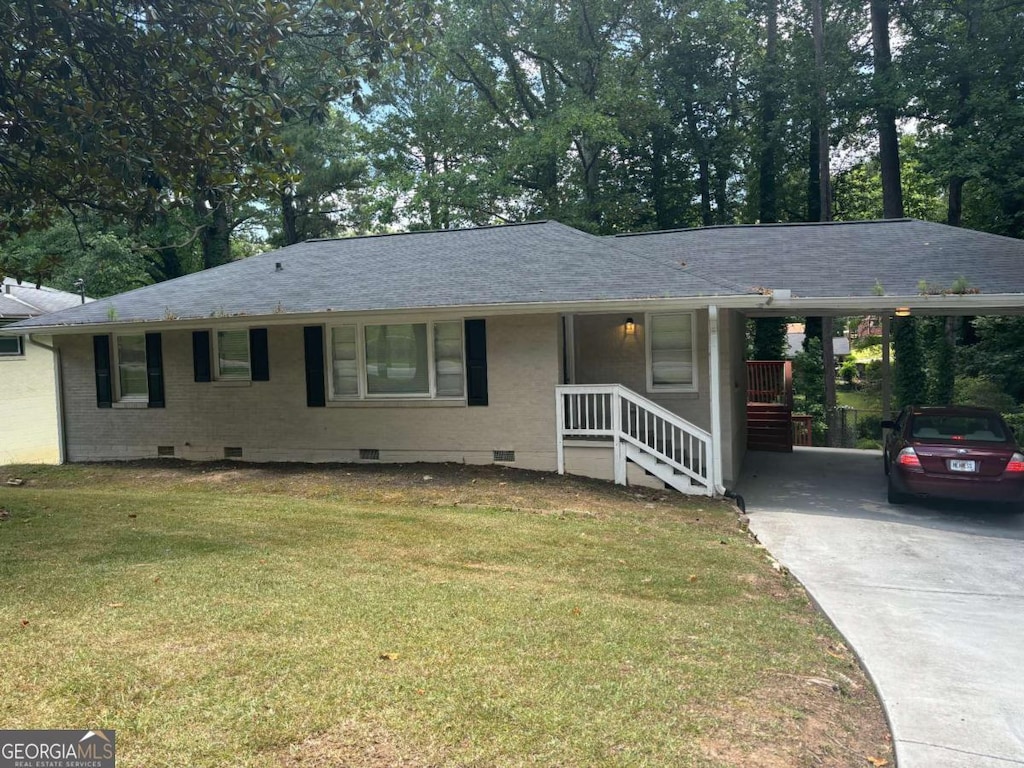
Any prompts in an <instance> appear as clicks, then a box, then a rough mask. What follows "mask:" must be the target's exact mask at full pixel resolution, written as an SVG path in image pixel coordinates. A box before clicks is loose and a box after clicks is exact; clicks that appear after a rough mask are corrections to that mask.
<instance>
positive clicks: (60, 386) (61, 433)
mask: <svg viewBox="0 0 1024 768" xmlns="http://www.w3.org/2000/svg"><path fill="white" fill-rule="evenodd" d="M28 341H29V344H31V345H32V346H34V347H39V348H40V349H45V350H46V351H48V352H49V353H50V354H52V355H53V358H54V361H53V363H54V364H53V385H54V388H55V394H56V396H57V397H56V399H57V451H58V458H59V460H60V463H61V464H64V463H66V462H67V455H68V451H67V433H66V432H65V429H64V381H63V378H62V376H61V371H62V368H63V366H62V363H61V357H60V350H59V349H57V348H56V347H51V346H49V345H48V344H43V343H42V342H41V341H37V340H36V339H35V338H34V337H33V336H32V334H31V333H30V334H29V335H28Z"/></svg>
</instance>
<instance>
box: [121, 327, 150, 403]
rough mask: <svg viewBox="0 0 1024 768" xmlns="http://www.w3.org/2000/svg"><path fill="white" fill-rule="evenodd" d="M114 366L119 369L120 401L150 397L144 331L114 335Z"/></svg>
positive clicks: (141, 399)
mask: <svg viewBox="0 0 1024 768" xmlns="http://www.w3.org/2000/svg"><path fill="white" fill-rule="evenodd" d="M114 368H115V370H116V371H117V379H116V382H117V392H116V398H117V399H118V400H119V401H122V402H129V401H146V400H148V399H149V378H148V376H147V372H146V335H145V334H144V333H133V334H125V335H121V334H118V335H117V336H115V337H114Z"/></svg>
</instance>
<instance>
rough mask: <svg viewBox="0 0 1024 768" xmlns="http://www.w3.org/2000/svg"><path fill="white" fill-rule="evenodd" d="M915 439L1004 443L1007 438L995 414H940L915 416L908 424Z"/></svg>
mask: <svg viewBox="0 0 1024 768" xmlns="http://www.w3.org/2000/svg"><path fill="white" fill-rule="evenodd" d="M910 434H911V437H913V438H914V439H915V440H949V441H952V442H960V441H964V442H975V443H1005V442H1006V441H1007V440H1009V436H1008V435H1007V434H1006V429H1005V428H1004V427H1003V424H1002V422H1001V421H1000V420H999V419H998V418H997V417H995V416H986V415H984V414H981V415H971V416H965V415H956V414H950V415H941V414H929V415H927V416H916V417H915V418H914V421H913V423H911V425H910Z"/></svg>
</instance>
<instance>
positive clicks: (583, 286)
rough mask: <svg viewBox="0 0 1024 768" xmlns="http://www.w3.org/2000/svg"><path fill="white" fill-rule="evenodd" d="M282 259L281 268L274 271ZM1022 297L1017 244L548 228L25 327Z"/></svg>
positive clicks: (468, 233)
mask: <svg viewBox="0 0 1024 768" xmlns="http://www.w3.org/2000/svg"><path fill="white" fill-rule="evenodd" d="M277 264H280V266H281V269H280V270H278V269H276V265H277ZM960 277H964V278H966V279H967V280H968V281H969V283H970V284H971V285H972V286H973V287H975V288H978V289H979V290H980V291H981V292H982V293H983V294H995V293H1012V294H1017V293H1019V294H1024V241H1020V240H1013V239H1010V238H1005V237H999V236H997V235H989V234H985V233H982V232H975V231H972V230H967V229H958V228H955V227H947V226H945V225H942V224H931V223H927V222H921V221H914V220H910V219H900V220H890V221H871V222H843V223H831V224H788V225H750V226H729V227H707V228H703V229H691V230H679V231H672V232H657V233H650V234H643V235H628V236H619V237H596V236H593V235H589V234H586V233H584V232H580V231H579V230H576V229H573V228H571V227H567V226H564V225H562V224H559V223H557V222H551V221H548V222H534V223H529V224H516V225H508V226H501V227H482V228H478V229H465V230H448V231H441V232H413V233H408V234H397V235H378V236H373V237H354V238H345V239H339V240H319V241H311V242H306V243H300V244H298V245H292V246H289V247H287V248H281V249H279V250H276V251H271V252H270V253H265V254H260V255H257V256H252V257H250V258H248V259H244V260H242V261H236V262H232V263H231V264H226V265H224V266H222V267H217V268H215V269H210V270H206V271H205V272H198V273H195V274H192V275H186V276H185V277H180V278H178V279H176V280H170V281H168V282H165V283H158V284H156V285H150V286H146V287H145V288H139V289H137V290H134V291H130V292H128V293H123V294H120V295H118V296H113V297H110V298H108V299H102V300H100V301H97V302H95V303H92V304H87V305H85V306H77V307H73V308H71V309H67V310H65V311H63V312H59V313H56V314H52V315H49V316H47V317H45V318H35V319H29V320H26V321H23V322H22V323H20V324H19V325H20V326H21V327H25V328H31V327H49V326H77V325H92V324H104V323H110V322H118V323H121V322H159V321H162V320H194V319H202V318H209V317H232V316H242V315H251V316H267V315H274V314H282V313H284V314H307V313H320V312H327V311H334V312H350V311H389V310H398V309H431V308H442V307H480V308H481V309H483V308H485V307H488V306H495V305H517V304H537V303H542V304H543V303H550V304H565V303H571V302H586V301H606V300H607V301H612V300H624V301H628V300H638V299H650V298H694V297H703V296H706V297H712V296H714V297H722V296H741V295H751V296H753V295H755V294H757V293H758V292H760V291H761V289H764V288H771V289H779V288H788V289H791V290H792V291H793V296H794V297H812V298H813V297H820V298H824V299H827V298H831V297H850V296H853V297H869V296H874V294H875V292H876V290H877V289H876V285H877V284H881V286H882V288H883V289H884V291H885V293H886V294H887V295H889V296H915V295H917V294H918V293H919V287H918V285H919V282H920V281H921V280H924V281H926V282H928V283H929V284H931V285H933V286H935V287H936V288H950V287H951V286H952V284H953V282H954V281H955V280H957V279H958V278H960Z"/></svg>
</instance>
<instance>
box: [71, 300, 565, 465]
mask: <svg viewBox="0 0 1024 768" xmlns="http://www.w3.org/2000/svg"><path fill="white" fill-rule="evenodd" d="M559 334H560V325H559V320H558V317H557V316H555V315H534V316H523V317H493V318H488V319H487V361H488V371H487V376H488V396H489V405H488V406H486V407H467V406H465V405H461V404H460V405H458V406H455V407H451V406H442V407H438V406H437V405H411V406H410V405H409V404H408V403H402V404H397V403H393V404H380V405H377V404H374V405H372V406H368V405H367V404H365V403H360V404H358V405H344V404H338V405H331V404H330V403H329V404H328V406H327V407H326V408H308V407H307V406H306V385H305V366H304V361H303V335H302V326H299V325H296V326H278V327H274V326H272V327H270V329H269V334H268V342H269V353H270V381H268V382H252V383H251V384H248V385H246V386H224V385H221V384H218V383H198V384H197V383H196V382H194V381H193V370H192V334H191V332H190V331H172V332H165V333H164V334H163V353H164V376H165V388H166V402H167V407H166V408H142V409H123V408H118V407H116V406H115V407H114V408H97V407H96V391H95V374H94V365H93V352H92V337H91V336H88V335H82V336H64V337H61V338H60V339H59V345H60V348H61V350H62V354H63V363H64V389H65V403H66V409H67V441H68V457H69V459H70V460H71V461H95V460H106V459H133V458H146V457H154V456H156V452H157V446H162V445H173V446H174V447H175V451H176V455H178V456H179V457H182V458H187V459H219V458H222V457H223V455H224V448H225V447H227V446H230V447H241V448H242V449H243V452H244V458H245V459H247V460H252V461H311V462H322V461H354V460H357V459H358V451H359V449H360V448H376V449H378V450H379V451H380V458H381V461H382V462H411V461H455V462H467V463H491V459H492V451H494V450H512V451H515V452H516V461H515V464H514V466H517V467H524V468H528V469H542V470H553V469H555V464H556V461H555V418H554V409H555V405H554V403H555V395H554V391H555V390H554V388H555V385H556V384H557V382H558V372H559V365H560V362H559V355H558V340H559Z"/></svg>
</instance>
